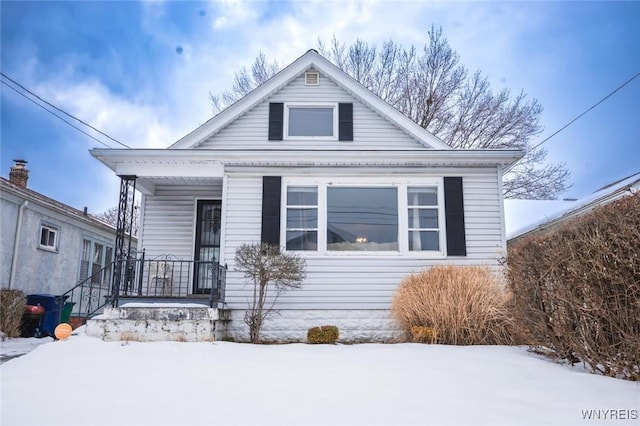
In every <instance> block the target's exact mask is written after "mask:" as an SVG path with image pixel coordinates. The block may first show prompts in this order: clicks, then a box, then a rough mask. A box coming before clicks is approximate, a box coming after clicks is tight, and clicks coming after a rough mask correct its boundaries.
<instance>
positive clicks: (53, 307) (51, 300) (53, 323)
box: [27, 294, 69, 336]
mask: <svg viewBox="0 0 640 426" xmlns="http://www.w3.org/2000/svg"><path fill="white" fill-rule="evenodd" d="M68 298H69V296H64V297H63V296H58V295H55V294H30V295H28V296H27V305H40V306H42V307H43V308H44V317H43V318H42V325H41V327H40V330H41V332H42V336H53V332H54V330H55V329H56V327H57V326H58V324H60V314H61V313H62V308H63V307H64V302H65V301H66V300H67V299H68Z"/></svg>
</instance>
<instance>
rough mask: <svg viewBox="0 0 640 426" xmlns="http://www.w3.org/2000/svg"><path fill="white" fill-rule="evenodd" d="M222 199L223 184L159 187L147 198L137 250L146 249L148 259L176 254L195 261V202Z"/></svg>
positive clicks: (178, 256) (181, 257)
mask: <svg viewBox="0 0 640 426" xmlns="http://www.w3.org/2000/svg"><path fill="white" fill-rule="evenodd" d="M221 198H222V182H221V183H220V184H219V185H210V186H205V185H202V186H182V185H180V186H178V185H176V186H171V185H162V186H158V187H157V188H156V192H155V194H154V195H146V196H145V199H144V209H143V217H142V221H143V225H144V226H143V228H142V235H141V236H140V244H139V246H138V247H139V248H138V251H141V250H142V249H145V258H146V259H153V258H154V257H157V256H161V255H173V256H175V257H177V258H179V259H183V260H193V250H194V226H195V206H196V200H197V199H207V200H219V199H221Z"/></svg>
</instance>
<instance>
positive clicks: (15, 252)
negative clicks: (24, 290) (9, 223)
mask: <svg viewBox="0 0 640 426" xmlns="http://www.w3.org/2000/svg"><path fill="white" fill-rule="evenodd" d="M27 204H29V201H27V200H24V201H23V202H22V204H21V205H20V208H19V209H18V220H17V221H16V234H15V238H14V239H13V253H12V254H11V273H10V275H9V288H11V287H13V279H14V277H15V275H16V267H17V264H18V262H17V261H16V259H17V258H18V248H19V246H20V234H22V232H21V231H22V214H23V213H24V209H25V207H27Z"/></svg>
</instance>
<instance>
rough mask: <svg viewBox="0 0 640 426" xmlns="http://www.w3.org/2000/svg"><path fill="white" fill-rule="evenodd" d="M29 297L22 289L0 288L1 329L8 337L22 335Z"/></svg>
mask: <svg viewBox="0 0 640 426" xmlns="http://www.w3.org/2000/svg"><path fill="white" fill-rule="evenodd" d="M26 304H27V299H26V297H25V295H24V293H23V292H22V291H20V290H10V289H7V288H3V289H0V331H2V332H3V333H4V335H5V336H6V337H20V333H21V332H22V326H21V324H22V316H23V315H24V307H25V306H26Z"/></svg>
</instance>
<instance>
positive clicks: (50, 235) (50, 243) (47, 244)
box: [40, 225, 58, 250]
mask: <svg viewBox="0 0 640 426" xmlns="http://www.w3.org/2000/svg"><path fill="white" fill-rule="evenodd" d="M40 247H41V248H44V249H47V250H57V249H58V229H57V228H54V227H53V226H50V225H40Z"/></svg>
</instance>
